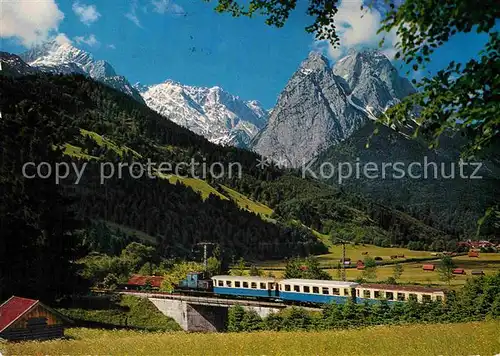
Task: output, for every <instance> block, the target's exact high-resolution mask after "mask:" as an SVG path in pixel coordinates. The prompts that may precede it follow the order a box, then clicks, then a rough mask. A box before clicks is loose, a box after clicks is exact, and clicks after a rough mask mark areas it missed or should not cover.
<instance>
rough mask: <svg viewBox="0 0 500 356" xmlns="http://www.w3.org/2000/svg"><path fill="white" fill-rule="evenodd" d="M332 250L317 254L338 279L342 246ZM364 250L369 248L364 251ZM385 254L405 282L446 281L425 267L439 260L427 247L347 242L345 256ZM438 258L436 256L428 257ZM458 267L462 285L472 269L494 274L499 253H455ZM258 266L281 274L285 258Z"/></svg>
mask: <svg viewBox="0 0 500 356" xmlns="http://www.w3.org/2000/svg"><path fill="white" fill-rule="evenodd" d="M329 249H330V253H328V254H325V255H319V256H316V257H317V258H318V260H319V262H320V264H321V265H322V266H323V267H325V268H328V267H331V268H328V269H327V271H328V272H329V273H330V274H331V276H332V277H333V278H334V279H335V278H336V277H337V269H336V267H337V265H338V261H339V260H340V258H341V257H342V247H341V246H339V245H337V246H330V248H329ZM363 252H367V254H366V255H363ZM392 255H404V256H405V258H398V259H395V260H392V259H391V257H390V256H392ZM367 256H370V257H377V256H378V257H382V259H383V261H386V262H388V261H390V262H399V263H401V264H402V265H403V268H404V271H403V274H402V275H401V277H400V278H399V280H398V282H399V283H403V284H433V285H435V284H440V285H444V284H445V283H444V282H443V281H441V280H440V279H439V273H438V272H437V270H436V271H424V270H423V269H422V265H423V264H431V263H432V264H436V265H437V264H438V263H439V257H437V256H433V255H432V253H431V252H428V251H411V250H408V249H406V248H384V247H378V246H373V245H365V246H363V245H348V246H346V257H348V258H350V259H351V261H352V262H353V263H356V261H357V260H363V259H364V258H365V257H367ZM429 258H435V260H428V259H429ZM407 259H425V261H422V262H418V261H417V262H415V261H409V262H406V260H407ZM453 261H454V262H455V264H456V266H457V268H463V269H464V270H465V273H466V274H465V275H456V276H455V277H454V279H453V280H452V281H451V285H452V286H459V285H463V284H464V283H465V281H466V280H467V278H470V276H471V271H472V270H482V271H483V272H484V273H485V274H494V273H496V272H498V271H500V253H480V254H479V257H477V258H476V257H468V256H467V255H465V256H456V257H453ZM258 266H259V267H261V268H262V269H264V271H266V272H271V273H272V274H273V275H275V276H276V277H282V275H283V269H284V267H285V261H264V262H260V263H258ZM361 274H362V271H360V270H357V269H356V268H347V269H346V277H347V279H348V280H356V279H358V278H360V277H361ZM392 274H393V265H383V266H379V267H377V273H376V278H374V279H372V280H370V281H372V282H375V281H383V280H386V279H387V278H388V277H391V276H392Z"/></svg>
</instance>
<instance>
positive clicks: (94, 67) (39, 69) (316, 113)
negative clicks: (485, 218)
mask: <svg viewBox="0 0 500 356" xmlns="http://www.w3.org/2000/svg"><path fill="white" fill-rule="evenodd" d="M0 59H1V64H2V71H1V73H2V81H1V82H2V84H1V87H0V89H1V99H0V101H1V106H2V119H1V120H0V125H1V128H2V129H1V130H0V132H1V133H2V136H1V137H0V147H1V149H2V151H1V152H2V157H3V164H2V171H1V172H0V173H1V177H2V181H1V182H0V184H2V187H3V188H5V191H6V194H5V202H7V203H6V204H7V206H9V207H11V208H12V211H11V212H10V213H9V214H10V215H9V219H6V220H5V225H4V226H3V229H4V231H11V232H12V234H14V232H15V234H16V236H24V235H23V233H22V230H23V229H25V230H26V234H25V236H30V235H33V234H32V233H31V232H29V231H28V230H30V229H40V230H42V229H46V228H51V229H54V231H55V233H57V234H59V235H58V236H60V237H61V238H65V237H66V236H68V235H65V234H64V231H67V230H74V229H75V227H73V228H70V227H69V226H68V227H67V226H66V225H67V224H70V223H73V222H74V224H75V226H78V231H79V233H78V234H72V235H71V237H72V238H78V239H80V242H82V244H83V246H85V248H86V251H87V252H88V251H96V252H104V253H110V254H116V253H118V252H119V251H121V250H122V249H123V248H124V247H125V246H126V245H127V244H128V243H129V242H130V241H137V240H140V241H142V242H145V243H148V244H152V245H155V246H156V249H157V251H158V253H159V254H161V255H162V256H165V257H186V256H188V255H190V254H191V252H192V248H193V246H195V245H196V244H197V243H199V242H200V241H212V242H215V243H217V244H218V245H219V246H220V247H221V250H222V251H223V254H224V255H225V256H224V257H226V258H238V257H244V258H246V259H250V260H262V259H270V258H284V257H290V256H296V255H308V254H311V253H313V254H314V253H325V252H326V251H327V247H326V245H328V244H329V243H331V242H330V240H331V237H334V238H342V239H349V240H352V241H355V242H358V243H370V244H376V245H380V246H391V245H395V246H408V245H409V244H412V245H411V246H412V248H415V249H428V250H434V249H443V246H445V247H449V248H450V249H451V248H453V247H454V246H456V242H457V241H458V240H459V239H464V238H468V237H469V236H472V235H473V234H475V231H476V221H477V219H478V218H479V217H481V216H482V214H484V211H485V209H486V208H487V207H488V206H490V205H491V204H493V203H494V202H495V201H498V197H499V185H498V178H497V177H498V176H499V175H498V172H499V168H498V165H497V164H495V163H493V162H485V164H484V165H483V168H482V171H481V173H482V175H483V177H485V178H484V179H482V180H480V181H473V180H470V181H467V182H465V183H464V182H463V181H462V182H459V181H457V180H450V181H446V182H444V181H434V180H432V179H431V180H425V181H424V180H421V181H416V182H414V181H410V180H401V181H398V182H394V181H391V182H384V181H382V180H366V179H365V180H363V179H353V180H350V181H349V182H348V183H346V184H343V185H338V184H337V182H336V180H335V177H334V178H333V179H331V180H327V181H321V180H319V179H314V178H312V177H303V176H302V172H301V170H300V169H299V167H300V166H301V165H303V164H304V163H307V164H308V163H310V162H311V161H318V162H319V161H324V160H330V161H335V162H336V161H355V160H356V158H359V159H360V161H362V162H367V161H374V162H379V161H380V162H383V161H386V160H388V159H389V158H390V159H395V160H396V159H397V160H398V161H403V162H410V161H414V160H417V159H421V157H423V156H429V157H431V158H432V159H433V160H436V161H443V162H456V161H457V160H458V151H457V149H456V147H458V144H459V143H457V142H458V141H457V140H456V139H455V138H453V137H447V138H446V140H445V142H443V143H442V145H441V146H440V148H439V149H435V150H430V149H429V148H428V147H427V146H426V145H425V144H424V143H423V142H420V141H418V140H413V139H410V138H409V137H408V136H407V135H405V133H404V128H399V129H398V130H394V129H392V128H387V127H383V128H382V129H380V133H379V135H378V136H377V137H376V139H375V140H373V143H372V144H371V145H370V146H369V148H366V143H367V141H368V139H369V138H370V137H371V136H372V134H373V132H374V120H375V118H376V117H377V116H378V115H380V114H383V112H384V111H385V110H386V108H387V107H389V106H390V105H393V104H394V103H396V102H397V101H399V100H401V99H402V98H404V97H405V96H407V95H409V94H411V93H413V92H415V89H414V88H413V87H412V85H411V84H410V83H409V82H408V80H406V79H405V78H403V77H401V76H400V75H399V74H398V72H397V70H396V69H395V68H394V67H393V65H392V64H391V62H390V61H389V60H388V59H387V58H386V57H385V56H384V55H383V54H381V53H379V52H377V51H361V52H354V51H352V52H350V53H349V54H348V55H347V56H346V57H345V58H343V59H340V60H338V61H337V62H336V63H335V64H334V65H333V67H331V66H330V65H329V62H328V60H327V59H326V58H325V57H323V56H321V55H319V54H317V53H311V54H310V55H309V57H308V58H307V59H305V60H304V61H303V63H302V64H300V66H299V68H298V70H297V71H296V72H295V73H294V74H293V75H292V76H291V79H290V80H289V82H288V83H287V84H286V86H285V88H284V89H283V91H282V93H281V94H280V95H279V98H278V100H277V103H276V105H275V107H274V108H273V109H272V110H266V109H265V108H263V107H262V106H261V105H260V104H259V103H258V102H256V101H253V100H243V99H241V98H239V97H238V96H236V95H235V94H231V93H228V92H226V91H224V90H223V89H222V88H220V87H217V86H214V87H211V88H204V87H195V86H190V85H185V84H181V83H177V82H174V81H171V80H167V81H165V82H163V83H160V84H155V85H148V86H144V85H141V84H136V85H131V84H130V83H129V82H128V80H127V79H126V78H125V77H123V76H120V75H118V74H117V73H116V72H115V70H114V69H113V67H112V66H111V65H110V64H109V63H107V62H105V61H102V60H96V59H94V58H93V56H92V55H91V54H89V53H87V52H85V51H82V50H80V49H78V48H76V47H74V46H72V45H71V44H68V43H63V44H59V43H56V42H49V43H46V44H43V45H41V46H38V47H35V48H33V49H31V50H29V51H28V52H26V53H23V54H21V55H19V56H17V55H15V54H10V53H6V52H1V53H0ZM7 94H8V95H7ZM261 155H262V156H266V157H270V158H272V159H274V160H280V161H283V160H284V161H285V162H286V165H287V166H288V168H283V167H277V166H276V165H269V166H266V167H262V166H259V165H258V163H259V159H260V156H261ZM148 160H151V161H153V162H171V163H174V164H175V163H179V162H190V161H191V160H196V161H197V162H205V163H207V164H212V163H214V162H221V163H222V164H223V165H224V166H226V167H227V166H228V165H229V164H230V163H232V162H239V163H240V164H241V166H242V176H241V177H240V178H236V177H230V176H228V175H227V174H225V175H221V176H220V177H219V178H217V179H215V178H213V177H212V178H211V177H205V178H204V179H201V178H198V177H200V176H201V174H200V173H201V172H200V170H201V167H197V168H196V172H194V173H196V174H194V175H193V174H192V173H193V172H189V171H186V172H182V173H183V175H164V174H162V173H161V172H155V179H150V178H148V177H142V178H141V179H133V178H132V177H130V176H129V175H125V176H124V177H122V179H119V178H117V177H114V178H110V179H108V180H107V181H106V182H105V184H102V183H101V182H100V180H99V178H100V177H99V171H98V170H99V165H100V163H102V162H103V161H109V162H124V163H132V162H146V161H148ZM26 161H32V162H41V161H45V162H49V163H52V164H53V165H54V164H55V162H59V161H64V162H73V163H75V164H76V165H77V166H79V167H81V166H83V165H87V166H86V170H85V175H84V176H83V177H82V180H81V182H80V183H79V184H78V185H75V184H73V182H74V181H75V178H76V177H75V174H74V173H71V174H69V175H68V177H66V179H65V180H64V181H63V182H62V184H61V185H54V184H53V182H49V181H48V180H26V179H23V177H22V176H21V171H22V166H23V164H24V162H26ZM312 167H313V168H317V165H314V164H313V165H312ZM7 188H8V189H7ZM438 190H440V191H442V192H445V193H442V194H441V193H440V194H438V193H437V192H438ZM28 193H29V194H28ZM50 196H57V197H59V198H58V199H48V197H50ZM464 196H467V197H468V198H467V199H461V197H464ZM28 197H29V199H28ZM33 197H38V198H39V199H38V200H37V199H34V198H33ZM405 202H409V204H406V203H405ZM30 209H31V210H30ZM30 211H32V212H35V211H36V212H37V213H36V214H35V213H33V214H31V213H29V212H30ZM65 214H69V215H71V218H67V215H65ZM44 216H52V217H54V219H55V221H56V220H57V219H61V222H60V224H58V223H54V224H53V225H51V226H50V227H44V226H42V225H41V221H42V219H43V217H44ZM27 219H28V220H29V221H27ZM26 221H27V222H26ZM24 222H26V223H24ZM481 234H482V235H483V236H484V237H491V236H495V235H496V236H498V231H497V230H495V227H494V226H490V225H488V224H486V225H484V226H483V227H482V230H481ZM20 239H21V240H22V238H20ZM21 240H15V239H14V240H10V239H9V240H8V241H7V240H6V241H4V243H6V244H12V246H10V247H9V246H4V247H6V248H4V249H2V251H9V250H15V249H16V247H15V246H14V245H16V244H24V243H25V244H27V245H30V244H32V242H30V241H24V242H23V241H21ZM66 248H69V247H68V246H67V245H66V244H63V243H61V244H57V243H55V245H51V246H47V250H46V251H45V250H44V251H45V252H46V256H45V255H44V256H38V252H36V251H38V250H37V249H36V248H35V249H34V250H33V253H34V254H35V255H36V256H38V257H40V258H44V259H50V258H51V256H52V257H53V258H55V257H54V256H58V255H62V254H64V253H66V252H64V251H63V250H64V249H66ZM38 257H37V258H38ZM75 258H76V257H75ZM0 260H2V256H0ZM19 269H20V272H19V275H23V273H24V274H26V273H27V272H26V271H28V270H30V266H29V265H28V264H26V265H22V264H20V265H19ZM22 269H26V271H25V272H26V273H25V272H22V271H21V270H22ZM30 271H31V270H30ZM9 278H10V279H9V280H7V281H2V283H4V282H5V283H15V280H16V278H17V277H16V275H15V274H12V275H11V276H9ZM33 278H34V279H36V276H33ZM53 278H54V283H56V279H57V278H58V277H57V276H55V275H54V276H53ZM33 288H36V284H33Z"/></svg>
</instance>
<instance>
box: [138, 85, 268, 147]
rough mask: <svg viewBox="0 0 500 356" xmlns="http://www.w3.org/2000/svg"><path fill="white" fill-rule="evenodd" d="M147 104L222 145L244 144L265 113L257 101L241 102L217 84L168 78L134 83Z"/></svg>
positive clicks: (240, 145)
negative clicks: (200, 84)
mask: <svg viewBox="0 0 500 356" xmlns="http://www.w3.org/2000/svg"><path fill="white" fill-rule="evenodd" d="M135 88H136V89H138V90H139V91H141V95H142V97H143V98H144V101H145V102H146V104H147V105H148V106H149V107H150V108H152V109H153V110H155V111H157V112H158V113H159V114H161V115H163V116H165V117H167V118H168V119H170V120H172V121H174V122H175V123H177V124H179V125H181V126H184V127H186V128H188V129H190V130H191V131H193V132H195V133H197V134H199V135H202V136H205V137H206V138H207V139H209V140H210V141H212V142H214V143H217V144H221V145H233V146H238V147H243V148H244V147H247V146H248V144H249V142H250V140H251V139H252V138H253V137H254V136H255V135H256V134H257V132H258V131H259V129H261V128H262V127H264V125H265V123H266V121H267V112H266V111H265V110H264V109H263V108H262V106H261V105H260V104H259V102H257V101H244V100H241V99H240V98H239V97H237V96H234V95H232V94H230V93H228V92H226V91H224V90H223V89H222V88H220V87H217V86H216V87H212V88H205V87H195V86H188V85H183V84H181V83H178V82H174V81H171V80H167V81H166V82H164V83H161V84H157V85H151V86H143V85H140V84H136V85H135Z"/></svg>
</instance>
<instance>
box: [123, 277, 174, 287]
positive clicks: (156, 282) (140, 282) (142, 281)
mask: <svg viewBox="0 0 500 356" xmlns="http://www.w3.org/2000/svg"><path fill="white" fill-rule="evenodd" d="M164 279H165V278H164V277H162V276H141V275H138V274H134V275H133V276H132V277H130V279H129V280H128V282H127V285H132V286H145V285H146V283H147V282H148V281H149V283H151V287H155V288H160V287H161V284H162V282H163V280H164Z"/></svg>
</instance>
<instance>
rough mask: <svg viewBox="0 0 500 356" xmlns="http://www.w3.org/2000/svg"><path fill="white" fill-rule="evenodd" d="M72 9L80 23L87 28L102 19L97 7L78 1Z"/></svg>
mask: <svg viewBox="0 0 500 356" xmlns="http://www.w3.org/2000/svg"><path fill="white" fill-rule="evenodd" d="M72 9H73V12H74V13H75V14H76V16H78V18H79V19H80V21H81V22H83V23H84V24H85V25H87V26H90V24H91V23H93V22H96V21H97V20H98V19H99V17H101V14H100V13H99V12H98V11H97V9H96V7H95V5H84V4H80V3H79V2H78V1H76V2H74V3H73V7H72Z"/></svg>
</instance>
